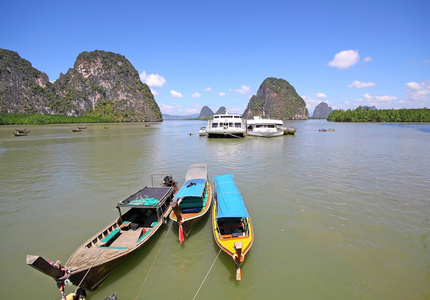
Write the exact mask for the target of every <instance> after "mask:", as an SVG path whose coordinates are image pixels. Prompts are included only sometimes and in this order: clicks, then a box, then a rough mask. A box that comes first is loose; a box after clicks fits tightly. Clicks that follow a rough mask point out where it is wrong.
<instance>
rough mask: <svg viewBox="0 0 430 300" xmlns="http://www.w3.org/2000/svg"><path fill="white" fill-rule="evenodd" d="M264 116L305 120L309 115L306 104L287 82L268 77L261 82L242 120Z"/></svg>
mask: <svg viewBox="0 0 430 300" xmlns="http://www.w3.org/2000/svg"><path fill="white" fill-rule="evenodd" d="M263 113H264V114H265V115H266V116H270V117H272V118H276V119H281V120H306V119H308V118H309V113H308V110H307V108H306V102H305V101H304V100H303V99H302V98H301V97H300V96H299V95H298V94H297V92H296V90H295V89H294V87H293V86H292V85H290V84H289V83H288V81H286V80H284V79H281V78H279V79H278V78H273V77H269V78H267V79H265V80H264V81H263V83H262V84H261V85H260V88H259V89H258V91H257V95H254V96H252V97H251V99H250V100H249V103H248V106H247V107H246V109H245V111H244V113H243V118H246V119H251V118H252V117H253V116H256V115H262V114H263Z"/></svg>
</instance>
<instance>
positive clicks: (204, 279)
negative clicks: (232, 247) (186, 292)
mask: <svg viewBox="0 0 430 300" xmlns="http://www.w3.org/2000/svg"><path fill="white" fill-rule="evenodd" d="M222 249H224V245H223V246H222V247H221V249H219V252H218V254H217V256H216V257H215V259H214V261H213V263H212V265H211V267H210V268H209V270H208V272H207V273H206V276H205V278H203V281H202V283H201V284H200V287H199V289H198V290H197V292H196V294H195V295H194V298H193V300H194V299H196V297H197V295H198V293H199V292H200V289H201V288H202V286H203V284H204V283H205V281H206V278H207V277H208V275H209V273H210V272H211V270H212V268H213V266H214V265H215V262H216V260H217V259H218V256H219V255H220V253H221V251H222Z"/></svg>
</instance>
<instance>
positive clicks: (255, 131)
mask: <svg viewBox="0 0 430 300" xmlns="http://www.w3.org/2000/svg"><path fill="white" fill-rule="evenodd" d="M246 125H247V133H248V135H250V136H261V137H274V136H281V135H284V129H283V128H282V125H284V122H283V121H282V120H277V119H270V118H267V117H262V116H254V118H253V119H251V120H248V121H247V122H246Z"/></svg>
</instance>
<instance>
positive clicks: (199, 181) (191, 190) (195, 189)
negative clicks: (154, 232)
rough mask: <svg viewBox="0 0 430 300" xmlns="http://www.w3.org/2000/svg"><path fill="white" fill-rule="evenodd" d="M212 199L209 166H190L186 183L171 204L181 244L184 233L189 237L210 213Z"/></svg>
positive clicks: (173, 219) (171, 216) (198, 164)
mask: <svg viewBox="0 0 430 300" xmlns="http://www.w3.org/2000/svg"><path fill="white" fill-rule="evenodd" d="M212 198H213V196H212V188H211V185H210V183H209V179H208V166H207V164H204V163H197V164H192V165H190V166H189V168H188V171H187V174H186V176H185V183H184V185H183V186H182V187H181V188H180V190H179V191H178V193H177V194H176V196H175V197H174V199H173V201H172V203H171V206H172V208H173V211H172V212H171V213H170V219H171V220H172V221H173V222H176V223H177V224H178V226H179V242H180V243H181V244H182V242H183V241H184V240H185V239H184V233H185V235H186V236H188V235H189V234H190V232H191V229H192V228H193V226H194V225H195V223H196V222H197V221H199V220H200V219H201V218H202V217H203V216H204V215H205V214H206V213H208V212H209V210H210V207H211V204H212Z"/></svg>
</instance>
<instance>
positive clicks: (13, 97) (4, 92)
mask: <svg viewBox="0 0 430 300" xmlns="http://www.w3.org/2000/svg"><path fill="white" fill-rule="evenodd" d="M53 98H55V91H54V90H53V86H52V84H51V83H50V82H49V78H48V75H46V74H45V73H42V72H40V71H38V70H37V69H35V68H33V66H32V65H31V63H30V62H29V61H27V60H25V59H22V58H21V57H20V56H19V55H18V53H16V52H14V51H9V50H5V49H0V113H35V112H40V113H43V114H45V113H51V112H52V110H51V109H50V107H49V106H48V101H49V100H50V99H53Z"/></svg>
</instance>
